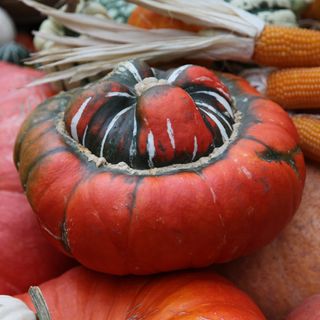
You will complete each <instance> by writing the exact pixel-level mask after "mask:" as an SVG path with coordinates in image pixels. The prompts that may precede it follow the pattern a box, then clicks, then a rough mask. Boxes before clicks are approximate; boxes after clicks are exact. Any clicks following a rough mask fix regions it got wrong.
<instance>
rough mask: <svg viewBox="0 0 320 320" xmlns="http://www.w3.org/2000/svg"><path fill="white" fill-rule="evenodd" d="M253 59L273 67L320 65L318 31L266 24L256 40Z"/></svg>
mask: <svg viewBox="0 0 320 320" xmlns="http://www.w3.org/2000/svg"><path fill="white" fill-rule="evenodd" d="M253 60H254V61H255V62H256V63H258V64H262V65H267V66H275V67H281V68H285V67H320V31H317V30H308V29H302V28H295V27H285V26H271V25H268V26H266V27H265V28H264V30H263V31H262V34H261V35H260V37H259V38H258V39H257V40H256V45H255V52H254V55H253Z"/></svg>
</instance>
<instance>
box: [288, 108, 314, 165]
mask: <svg viewBox="0 0 320 320" xmlns="http://www.w3.org/2000/svg"><path fill="white" fill-rule="evenodd" d="M292 120H293V122H294V124H295V126H296V128H297V130H298V134H299V137H300V146H301V149H302V151H303V153H304V155H305V156H306V157H307V158H309V159H312V160H315V161H320V117H319V116H317V115H311V114H296V115H293V116H292Z"/></svg>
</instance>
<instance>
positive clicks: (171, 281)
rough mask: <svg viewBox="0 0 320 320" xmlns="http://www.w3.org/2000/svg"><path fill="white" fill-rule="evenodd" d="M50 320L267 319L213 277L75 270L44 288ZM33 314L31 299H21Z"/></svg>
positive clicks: (236, 291) (227, 284)
mask: <svg viewBox="0 0 320 320" xmlns="http://www.w3.org/2000/svg"><path fill="white" fill-rule="evenodd" d="M40 289H41V291H42V293H43V296H44V300H45V301H46V303H47V306H48V310H49V313H50V315H51V320H65V319H70V320H71V319H77V320H82V319H83V320H88V319H94V320H109V319H110V320H130V319H136V320H142V319H143V320H173V319H179V320H191V319H199V320H200V319H211V320H215V319H216V320H218V319H224V320H234V319H237V320H264V319H265V318H264V316H263V314H262V313H261V311H260V310H259V309H258V308H257V306H256V305H255V304H254V303H253V302H252V300H251V299H250V298H249V297H248V296H247V295H246V294H245V293H243V292H241V291H240V290H239V289H237V288H236V287H234V286H233V285H232V284H231V283H230V282H229V281H227V280H225V279H224V278H222V277H221V276H218V275H216V274H214V273H212V272H205V271H202V272H188V273H187V272H186V273H179V274H169V275H161V276H155V277H138V278H133V277H122V278H117V277H112V276H109V275H103V274H99V273H95V272H92V271H89V270H87V269H85V268H83V267H78V268H74V269H72V270H70V271H68V272H66V273H65V274H64V275H62V276H60V277H59V278H57V279H53V280H51V281H48V282H46V283H44V284H42V285H41V286H40ZM18 298H19V299H21V300H22V301H24V302H26V303H27V305H28V306H29V307H30V308H31V309H33V310H34V306H33V303H32V302H31V299H30V297H29V296H28V295H27V294H24V295H21V296H18Z"/></svg>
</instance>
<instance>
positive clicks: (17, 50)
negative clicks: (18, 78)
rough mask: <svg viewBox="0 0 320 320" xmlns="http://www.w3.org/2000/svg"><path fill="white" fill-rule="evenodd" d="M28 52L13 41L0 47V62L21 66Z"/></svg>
mask: <svg viewBox="0 0 320 320" xmlns="http://www.w3.org/2000/svg"><path fill="white" fill-rule="evenodd" d="M29 55H30V53H29V51H28V50H27V49H26V48H25V47H23V46H22V45H20V44H19V43H16V42H14V41H12V42H8V43H6V44H4V45H2V46H0V60H3V61H7V62H11V63H14V64H18V65H19V64H23V60H24V59H26V58H28V57H29Z"/></svg>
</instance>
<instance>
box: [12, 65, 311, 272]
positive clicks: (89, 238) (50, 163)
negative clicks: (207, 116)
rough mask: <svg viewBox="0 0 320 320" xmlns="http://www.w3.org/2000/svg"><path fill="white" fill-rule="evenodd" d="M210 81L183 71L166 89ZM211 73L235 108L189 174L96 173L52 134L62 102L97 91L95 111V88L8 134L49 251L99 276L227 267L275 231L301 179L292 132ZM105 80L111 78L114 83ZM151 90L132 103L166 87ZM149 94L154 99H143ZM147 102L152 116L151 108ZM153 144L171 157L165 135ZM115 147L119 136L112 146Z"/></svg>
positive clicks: (277, 115)
mask: <svg viewBox="0 0 320 320" xmlns="http://www.w3.org/2000/svg"><path fill="white" fill-rule="evenodd" d="M139 70H140V69H139ZM170 72H174V71H170ZM169 74H170V73H169ZM194 74H197V76H196V77H195V76H194ZM201 74H202V76H201ZM204 75H205V76H204ZM211 75H212V77H215V76H213V73H211V71H208V70H206V69H204V68H200V67H192V66H191V67H190V68H189V67H188V68H186V69H185V70H184V71H183V72H182V73H181V74H180V76H181V78H179V77H178V78H177V80H176V82H175V83H176V85H177V84H178V83H180V85H181V86H182V87H184V88H188V86H189V85H187V84H186V83H190V81H191V82H192V81H195V82H196V81H200V82H201V81H205V83H207V84H208V83H209V82H208V81H209V80H210V76H211ZM121 76H122V75H121V73H120V77H121ZM219 77H220V79H221V80H222V82H223V83H224V86H226V87H227V88H228V89H229V91H230V94H231V96H232V99H233V100H234V101H235V105H236V108H237V109H238V110H239V112H240V113H241V115H240V120H239V124H238V128H237V129H236V131H235V133H234V136H233V138H232V139H233V140H231V141H232V142H231V143H230V144H229V146H228V147H226V148H225V149H221V152H220V154H219V155H218V154H216V156H215V157H213V158H210V159H209V160H204V162H201V159H202V158H200V160H199V161H198V162H197V161H195V162H193V163H192V165H191V166H189V168H188V167H184V166H183V165H182V166H181V165H169V166H167V167H166V166H165V167H163V171H161V170H160V171H159V170H158V171H157V168H153V169H150V170H140V171H139V170H138V171H130V170H129V171H128V170H126V169H123V167H121V166H120V167H117V166H111V165H100V166H97V165H96V163H95V162H94V161H90V160H93V158H92V155H88V151H86V150H87V149H83V148H82V147H81V146H80V145H79V144H78V143H77V142H76V141H75V140H74V139H72V138H71V137H70V135H69V134H61V131H59V130H60V129H59V128H61V127H60V126H61V115H63V114H64V113H65V112H66V110H68V108H70V103H71V101H76V99H77V98H78V97H83V99H84V100H85V99H86V97H87V94H90V95H92V94H95V93H96V94H97V95H96V96H95V98H93V100H92V101H94V104H93V105H92V106H93V108H94V106H96V104H95V103H96V102H97V101H99V94H101V97H102V96H104V97H105V95H106V92H103V91H102V93H101V92H100V91H99V90H100V89H101V83H100V82H99V83H98V84H94V85H92V86H91V87H89V88H87V89H85V90H82V89H79V90H78V91H74V92H70V93H64V94H61V95H59V96H57V97H55V98H53V99H51V100H48V101H47V102H45V103H44V104H42V105H40V106H39V107H38V108H37V109H36V110H35V111H34V112H33V113H32V115H31V116H30V117H29V118H28V119H27V120H26V121H25V123H24V125H23V126H22V129H21V131H20V134H19V137H18V138H17V141H16V148H15V161H16V164H17V166H18V169H19V172H20V178H21V181H22V183H23V185H24V187H25V190H26V194H27V197H28V199H29V201H30V203H31V205H32V207H33V209H34V211H35V212H36V214H37V216H38V218H39V221H40V222H41V225H42V226H43V228H44V230H45V231H46V233H47V236H48V237H49V238H50V239H51V241H52V242H53V243H54V244H55V245H56V247H58V248H60V249H61V250H63V251H65V252H66V253H67V254H70V255H72V256H74V257H75V258H76V259H77V260H79V261H80V262H81V263H82V264H84V265H85V266H87V267H90V268H92V269H95V270H98V271H103V272H108V273H114V274H128V273H132V274H148V273H156V272H160V271H168V270H174V269H181V268H188V267H202V266H207V265H209V264H212V263H214V262H223V261H228V260H231V259H234V258H236V257H239V256H242V255H245V254H248V253H250V252H252V251H254V250H256V249H258V248H260V247H261V246H263V245H265V244H266V243H268V242H269V241H270V240H271V239H273V238H274V237H275V236H276V235H277V234H278V233H279V232H280V230H281V229H282V228H283V227H284V226H285V225H286V224H287V222H288V221H289V220H290V219H291V218H292V216H293V214H294V212H295V211H296V209H297V207H298V205H299V203H300V198H301V193H302V189H303V184H304V178H305V168H304V161H303V156H302V153H301V151H300V149H299V147H298V146H297V143H298V135H297V132H296V129H295V127H294V125H293V123H292V121H291V120H290V118H289V117H288V115H287V114H286V112H285V111H283V109H282V108H280V107H279V106H278V105H276V104H275V103H273V102H271V101H269V100H266V99H265V98H263V97H261V96H259V95H258V93H257V92H256V91H255V90H254V89H252V88H251V87H250V86H249V85H248V84H247V83H246V82H245V81H244V80H242V79H240V78H236V77H233V76H230V75H220V76H219ZM123 79H125V78H123ZM208 79H209V80H208ZM212 79H213V78H212ZM124 81H127V80H124ZM210 81H211V80H210ZM110 85H111V86H112V87H117V86H118V83H117V82H116V81H115V80H114V79H113V80H112V81H111V84H110ZM108 86H109V85H108ZM169 87H170V86H169ZM99 88H100V89H99ZM154 88H157V90H156V89H154ZM154 88H151V89H149V91H146V94H145V96H141V97H139V99H138V101H140V102H141V101H142V100H143V97H146V96H148V99H150V102H155V101H157V103H158V102H159V101H161V99H162V97H163V94H164V93H165V95H164V96H165V97H166V94H167V93H168V91H166V90H167V88H168V86H164V88H165V89H161V88H162V87H154ZM98 89H99V90H98ZM152 90H153V91H152ZM177 90H178V89H177ZM179 90H180V89H179ZM179 90H178V91H179ZM172 91H173V92H176V91H175V90H172ZM99 92H100V93H99ZM179 92H182V90H180V91H179ZM151 93H156V94H155V96H154V98H152V95H151ZM123 94H124V93H123ZM174 97H178V95H176V93H174ZM104 99H105V98H104ZM163 101H167V100H165V99H164V100H163ZM181 101H184V100H181ZM140 102H139V103H140ZM188 103H189V102H188ZM71 105H72V103H71ZM157 106H158V107H157V108H155V110H159V108H162V107H161V104H159V105H157ZM166 106H167V102H166V103H164V105H163V108H164V109H165V108H166ZM119 108H123V104H119ZM151 109H152V108H151ZM119 110H121V109H119ZM152 110H153V109H152ZM181 110H182V111H181V112H182V113H183V112H184V111H183V108H182V109H181ZM181 112H179V113H177V115H180V114H181ZM155 114H157V116H158V115H159V117H164V120H161V121H160V120H158V121H159V126H158V127H157V126H155V129H154V130H158V129H159V128H161V127H160V123H162V121H165V119H166V118H165V116H163V113H161V112H160V111H155ZM59 119H60V120H59ZM144 119H145V118H143V117H142V120H144ZM148 119H149V120H148V123H151V122H152V121H153V120H152V117H151V118H148ZM150 119H151V120H150ZM159 119H163V118H159ZM142 120H141V121H142ZM144 121H145V120H144ZM80 123H81V122H79V125H80ZM172 123H173V130H176V128H177V126H176V125H175V124H174V123H175V122H172ZM186 123H188V122H182V124H183V126H182V128H183V130H184V131H185V132H186V135H187V134H188V133H189V132H188V131H192V130H193V129H192V124H190V125H189V126H190V129H188V127H184V125H185V124H186ZM190 123H191V122H190ZM57 125H58V126H57ZM152 125H154V124H152ZM128 126H129V125H128ZM138 128H139V127H138ZM95 129H96V127H95V126H93V127H92V131H94V130H95ZM90 130H91V129H89V130H88V132H89V131H90ZM158 131H159V132H160V133H159V134H161V133H162V132H163V131H161V130H158ZM121 132H122V131H121ZM138 132H139V129H138ZM154 132H156V131H154ZM175 132H176V131H175ZM145 137H146V136H145ZM149 137H150V132H149V134H148V138H145V139H146V140H147V141H146V140H142V142H141V144H142V147H143V145H145V144H146V145H147V146H148V144H149V142H150V141H149ZM164 137H166V139H167V140H166V141H167V144H166V145H163V148H164V149H163V148H162V149H161V148H159V150H160V151H158V149H157V148H158V144H159V143H158V142H157V141H158V140H157V139H156V138H155V140H154V141H156V143H155V150H156V154H158V152H160V153H161V152H163V150H165V151H166V150H167V152H168V153H169V151H170V150H171V149H170V148H171V146H170V140H169V138H168V136H167V134H166V135H165V136H164ZM181 137H182V136H181ZM120 141H122V140H121V139H120ZM159 141H160V140H159ZM182 141H183V139H182V138H181V139H180V140H179V143H180V142H182ZM192 141H193V140H192ZM126 144H127V139H124V140H123V141H122V142H121V143H120V144H119V146H123V145H126ZM176 145H177V141H176ZM149 149H151V151H152V148H149ZM121 150H122V149H121ZM149 151H150V150H149ZM153 151H154V150H153ZM170 152H171V151H170ZM153 155H154V154H153ZM149 156H150V153H149ZM190 157H191V156H190ZM187 158H188V157H187ZM154 159H156V156H155V157H154ZM149 160H150V158H149ZM96 161H97V159H96ZM100 161H101V159H99V161H97V162H99V163H100ZM102 163H103V161H102ZM100 164H101V163H100Z"/></svg>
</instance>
